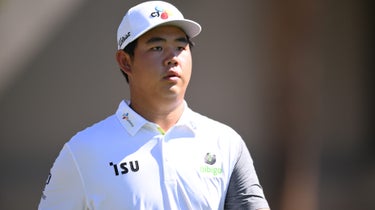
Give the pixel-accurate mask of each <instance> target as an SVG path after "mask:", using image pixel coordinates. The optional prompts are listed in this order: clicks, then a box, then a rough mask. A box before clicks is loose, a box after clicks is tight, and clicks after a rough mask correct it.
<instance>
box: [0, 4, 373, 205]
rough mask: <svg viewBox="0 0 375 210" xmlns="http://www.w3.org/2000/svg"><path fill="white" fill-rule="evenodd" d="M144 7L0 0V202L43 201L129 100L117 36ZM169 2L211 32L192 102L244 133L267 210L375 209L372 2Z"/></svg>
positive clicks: (202, 41) (203, 44) (201, 41)
mask: <svg viewBox="0 0 375 210" xmlns="http://www.w3.org/2000/svg"><path fill="white" fill-rule="evenodd" d="M139 2H140V1H135V0H131V1H126V0H122V1H96V0H91V1H88V0H48V1H45V0H33V1H25V0H0V43H1V45H0V163H1V173H0V209H36V208H37V205H38V203H39V200H40V196H41V192H42V190H43V188H44V183H45V180H46V178H47V175H48V172H49V169H50V167H51V166H52V164H53V162H54V160H55V158H56V156H57V155H58V153H59V151H60V149H61V148H62V146H63V144H64V143H65V142H66V141H68V140H69V139H70V138H71V137H72V136H73V135H74V134H75V133H76V132H78V131H80V130H82V129H84V128H85V127H87V126H89V125H91V124H93V123H95V122H97V121H100V120H102V119H104V118H105V117H107V116H108V115H111V114H113V113H114V112H115V110H116V109H117V106H118V104H119V102H120V101H121V100H122V99H124V98H128V97H129V93H128V87H127V84H126V82H125V80H124V78H123V77H122V75H121V73H120V71H119V69H118V67H117V65H116V63H115V60H114V54H115V51H116V31H117V27H118V24H119V23H120V21H121V19H122V17H123V15H124V13H125V11H126V10H127V9H128V8H129V7H131V6H133V5H135V4H136V3H139ZM170 2H172V3H174V4H175V5H176V6H177V7H178V8H179V9H180V10H182V12H183V13H184V15H185V17H187V18H190V19H193V20H196V21H198V22H199V23H200V24H201V25H202V27H203V31H202V33H201V34H200V35H199V36H198V37H197V38H195V39H194V41H195V43H196V47H195V48H194V49H193V63H194V65H193V66H194V67H193V76H192V81H191V83H190V86H189V89H188V94H187V98H186V100H187V101H188V103H189V106H190V107H192V108H193V109H194V110H195V111H198V112H200V113H202V114H204V115H207V116H209V117H211V118H214V119H216V120H219V121H222V122H224V123H226V124H228V125H230V126H231V127H233V128H234V129H235V130H236V131H237V132H238V133H240V134H241V136H242V137H243V138H244V140H245V141H246V143H247V145H248V147H249V150H250V152H251V154H252V156H253V159H254V161H255V167H256V169H257V172H258V175H259V178H260V181H261V184H262V185H263V188H264V191H265V194H266V196H267V199H268V201H269V203H270V205H271V208H272V209H275V210H278V209H281V210H297V209H299V210H300V209H303V210H317V209H329V210H331V209H335V210H336V209H340V210H343V209H344V210H345V209H370V208H373V206H374V205H375V200H374V199H373V196H374V194H375V164H374V163H375V153H374V146H375V144H374V141H373V138H374V137H375V135H374V130H373V129H372V125H373V124H374V120H373V118H372V116H373V114H374V111H373V107H374V95H372V92H370V90H371V89H373V88H374V87H373V84H374V83H373V82H374V79H373V73H372V71H373V67H374V64H373V58H372V56H373V55H374V52H373V49H374V48H373V47H374V45H373V44H374V42H373V37H374V36H373V35H374V34H372V32H373V31H372V30H371V29H372V27H373V25H370V21H369V20H370V19H369V15H370V11H372V9H371V8H372V7H371V6H372V5H370V4H371V3H370V1H368V2H366V1H356V0H341V1H333V0H287V1H278V0H250V1H249V0H235V1H224V0H215V1H213V0H203V1H202V0H191V1H182V0H176V1H170Z"/></svg>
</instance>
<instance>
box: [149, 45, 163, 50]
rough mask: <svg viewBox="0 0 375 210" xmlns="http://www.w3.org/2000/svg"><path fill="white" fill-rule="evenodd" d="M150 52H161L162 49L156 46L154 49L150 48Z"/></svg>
mask: <svg viewBox="0 0 375 210" xmlns="http://www.w3.org/2000/svg"><path fill="white" fill-rule="evenodd" d="M150 50H152V51H162V50H163V48H162V47H160V46H156V47H151V49H150Z"/></svg>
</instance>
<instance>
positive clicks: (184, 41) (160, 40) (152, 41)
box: [146, 37, 189, 44]
mask: <svg viewBox="0 0 375 210" xmlns="http://www.w3.org/2000/svg"><path fill="white" fill-rule="evenodd" d="M166 41H167V40H166V39H164V38H161V37H151V38H150V39H149V40H147V42H146V43H147V44H152V43H155V42H166ZM174 41H176V42H183V43H185V44H188V43H189V42H188V39H187V37H179V38H177V39H175V40H174Z"/></svg>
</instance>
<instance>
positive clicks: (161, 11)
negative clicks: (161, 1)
mask: <svg viewBox="0 0 375 210" xmlns="http://www.w3.org/2000/svg"><path fill="white" fill-rule="evenodd" d="M151 17H160V18H161V19H163V20H165V19H168V17H169V15H168V12H167V11H166V10H164V9H163V8H161V7H158V6H157V7H155V12H152V13H151Z"/></svg>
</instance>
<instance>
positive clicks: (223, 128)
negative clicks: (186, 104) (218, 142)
mask: <svg viewBox="0 0 375 210" xmlns="http://www.w3.org/2000/svg"><path fill="white" fill-rule="evenodd" d="M191 116H192V120H193V122H194V124H195V125H196V126H197V128H199V129H201V130H205V131H215V133H217V134H220V135H225V136H227V135H230V136H233V137H236V138H240V135H239V134H238V133H237V132H236V131H235V130H234V129H233V128H232V127H230V126H229V125H227V124H225V123H223V122H220V121H217V120H215V119H213V118H210V117H207V116H205V115H202V114H200V113H197V112H194V111H192V115H191Z"/></svg>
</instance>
